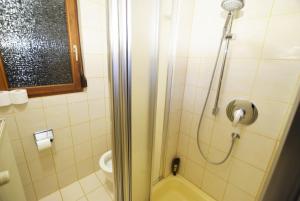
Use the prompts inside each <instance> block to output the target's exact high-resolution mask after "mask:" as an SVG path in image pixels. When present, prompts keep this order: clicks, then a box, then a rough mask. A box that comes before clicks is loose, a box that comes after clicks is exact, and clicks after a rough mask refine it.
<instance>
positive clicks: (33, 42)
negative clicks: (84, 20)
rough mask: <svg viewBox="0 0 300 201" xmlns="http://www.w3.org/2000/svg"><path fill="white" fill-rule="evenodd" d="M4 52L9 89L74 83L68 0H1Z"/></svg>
mask: <svg viewBox="0 0 300 201" xmlns="http://www.w3.org/2000/svg"><path fill="white" fill-rule="evenodd" d="M0 53H1V55H2V60H3V64H4V70H5V73H6V78H7V82H8V86H9V88H20V87H34V86H45V85H60V84H68V83H72V82H73V77H72V66H71V59H70V52H69V37H68V29H67V15H66V5H65V1H64V0H0Z"/></svg>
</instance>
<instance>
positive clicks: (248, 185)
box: [229, 160, 264, 196]
mask: <svg viewBox="0 0 300 201" xmlns="http://www.w3.org/2000/svg"><path fill="white" fill-rule="evenodd" d="M263 175H264V172H263V171H261V170H259V169H256V168H254V167H252V166H250V165H248V164H246V163H244V162H241V161H238V160H234V162H233V164H232V169H231V173H230V177H229V183H231V184H233V185H235V186H238V187H239V188H240V189H242V190H244V191H245V192H247V193H249V194H250V195H252V196H256V194H257V193H258V190H259V187H260V184H261V182H262V179H263Z"/></svg>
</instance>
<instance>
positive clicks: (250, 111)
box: [226, 100, 258, 125]
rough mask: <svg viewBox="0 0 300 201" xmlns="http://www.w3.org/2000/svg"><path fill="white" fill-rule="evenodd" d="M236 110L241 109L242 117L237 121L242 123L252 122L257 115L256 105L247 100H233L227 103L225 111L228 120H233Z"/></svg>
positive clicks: (248, 123)
mask: <svg viewBox="0 0 300 201" xmlns="http://www.w3.org/2000/svg"><path fill="white" fill-rule="evenodd" d="M238 111H243V115H242V117H241V118H240V119H239V120H238V122H237V123H239V124H242V125H250V124H253V123H254V122H255V121H256V119H257V117H258V110H257V108H256V106H255V105H254V104H253V103H252V102H250V101H247V100H233V101H231V102H230V103H229V104H228V106H227V109H226V113H227V117H228V118H229V120H230V121H232V122H234V121H235V119H236V118H235V115H236V114H237V113H238Z"/></svg>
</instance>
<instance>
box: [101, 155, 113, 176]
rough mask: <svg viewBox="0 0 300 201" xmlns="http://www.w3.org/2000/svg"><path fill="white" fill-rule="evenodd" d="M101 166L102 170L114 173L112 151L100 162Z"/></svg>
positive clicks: (103, 156) (102, 157)
mask: <svg viewBox="0 0 300 201" xmlns="http://www.w3.org/2000/svg"><path fill="white" fill-rule="evenodd" d="M99 165H100V168H101V169H102V170H104V171H105V172H108V173H112V152H111V150H109V151H107V152H105V153H104V154H103V155H102V156H101V157H100V160H99Z"/></svg>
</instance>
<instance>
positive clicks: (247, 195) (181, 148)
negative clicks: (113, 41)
mask: <svg viewBox="0 0 300 201" xmlns="http://www.w3.org/2000/svg"><path fill="white" fill-rule="evenodd" d="M220 3H221V1H216V0H215V1H206V0H196V1H195V8H194V18H193V26H192V32H191V41H190V52H189V58H188V66H187V68H188V69H187V76H186V83H185V92H184V100H183V106H182V116H181V126H180V136H179V140H178V148H177V153H178V155H179V156H180V157H181V158H182V160H183V162H182V168H181V174H182V175H183V176H184V177H185V178H186V179H188V180H189V181H191V182H192V183H194V184H195V185H197V186H198V187H199V188H201V189H202V190H204V191H205V192H207V193H208V194H210V195H211V196H212V197H214V198H215V199H216V200H218V201H219V200H222V201H241V200H242V201H253V200H258V199H259V195H260V193H261V189H262V185H263V184H264V181H265V178H266V175H267V173H268V171H269V168H270V165H271V162H272V157H273V156H274V154H275V152H276V151H277V150H276V146H277V145H278V143H279V142H280V141H281V140H282V134H283V129H284V127H285V125H286V122H287V118H288V116H289V114H290V109H291V106H292V105H293V104H294V100H295V96H296V93H297V92H298V89H299V83H300V51H299V48H298V47H299V46H300V37H299V36H300V25H299V21H300V2H299V1H296V0H251V1H246V6H245V8H244V9H243V11H242V13H241V14H240V16H239V17H238V18H237V19H236V20H235V22H234V25H233V31H232V32H233V33H234V34H235V39H234V40H233V41H232V43H231V47H230V55H229V60H228V62H227V70H226V72H225V76H224V80H223V88H222V91H221V99H220V112H219V114H218V115H217V116H216V117H214V116H212V115H211V111H212V104H213V102H214V97H215V92H216V82H217V79H215V84H214V87H213V93H212V96H211V98H210V100H209V104H208V108H207V110H206V112H205V118H204V121H203V124H202V126H201V130H200V141H201V144H202V149H203V150H204V152H205V153H206V155H207V156H209V158H211V159H212V160H220V159H222V158H224V156H225V153H226V152H227V150H228V148H229V145H230V141H231V133H232V132H233V131H234V129H233V127H232V125H231V123H230V121H229V120H228V119H227V117H226V111H225V110H226V106H227V104H228V103H229V102H230V100H232V99H247V100H250V101H253V102H254V103H255V104H256V106H257V108H258V110H259V117H258V119H257V121H256V122H255V123H254V124H253V125H251V126H247V127H244V126H243V127H241V128H240V134H241V139H240V140H239V141H238V143H237V144H236V147H235V148H234V150H233V154H232V156H231V157H230V159H229V160H228V162H226V163H225V164H223V165H220V166H214V165H210V164H208V163H207V162H205V161H204V160H203V158H202V157H201V156H200V154H199V151H198V150H197V145H196V128H197V123H198V120H199V116H200V112H201V110H202V109H203V102H204V97H205V94H206V93H207V89H208V83H209V78H210V75H211V72H212V69H213V65H214V61H215V57H216V53H217V48H218V42H219V38H220V37H221V33H222V29H223V23H224V20H225V16H226V13H224V11H222V9H221V7H220Z"/></svg>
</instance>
